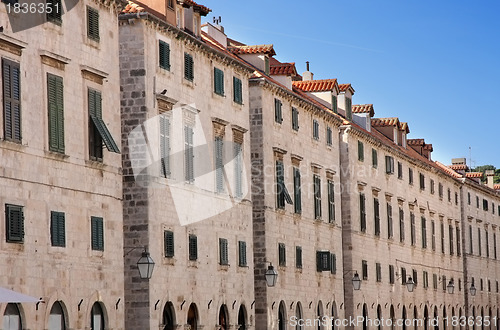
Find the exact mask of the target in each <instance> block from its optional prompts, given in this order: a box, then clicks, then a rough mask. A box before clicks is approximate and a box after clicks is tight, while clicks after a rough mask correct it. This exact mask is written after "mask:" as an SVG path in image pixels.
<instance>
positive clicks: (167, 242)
mask: <svg viewBox="0 0 500 330" xmlns="http://www.w3.org/2000/svg"><path fill="white" fill-rule="evenodd" d="M164 247H165V257H167V258H171V257H173V256H174V252H175V250H174V233H173V232H172V231H169V230H166V231H165V232H164Z"/></svg>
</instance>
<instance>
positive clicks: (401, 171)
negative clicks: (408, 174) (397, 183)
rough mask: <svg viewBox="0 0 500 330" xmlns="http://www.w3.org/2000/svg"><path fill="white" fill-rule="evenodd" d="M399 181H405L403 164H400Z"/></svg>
mask: <svg viewBox="0 0 500 330" xmlns="http://www.w3.org/2000/svg"><path fill="white" fill-rule="evenodd" d="M398 179H400V180H402V179H403V164H402V163H401V162H398Z"/></svg>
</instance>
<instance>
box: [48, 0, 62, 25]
mask: <svg viewBox="0 0 500 330" xmlns="http://www.w3.org/2000/svg"><path fill="white" fill-rule="evenodd" d="M46 8H47V9H49V10H47V11H46V13H47V14H46V17H47V22H52V23H55V24H57V25H61V24H62V12H63V8H62V1H61V0H47V2H46Z"/></svg>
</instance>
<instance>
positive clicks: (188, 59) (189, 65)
mask: <svg viewBox="0 0 500 330" xmlns="http://www.w3.org/2000/svg"><path fill="white" fill-rule="evenodd" d="M193 66H194V62H193V56H191V55H190V54H188V53H184V78H186V79H187V80H190V81H193V79H194V67H193Z"/></svg>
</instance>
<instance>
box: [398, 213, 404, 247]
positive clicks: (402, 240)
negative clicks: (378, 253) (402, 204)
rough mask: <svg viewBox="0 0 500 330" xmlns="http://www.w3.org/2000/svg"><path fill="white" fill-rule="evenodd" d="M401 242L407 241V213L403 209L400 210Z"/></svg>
mask: <svg viewBox="0 0 500 330" xmlns="http://www.w3.org/2000/svg"><path fill="white" fill-rule="evenodd" d="M399 241H400V242H404V241H405V213H404V211H403V209H402V208H399Z"/></svg>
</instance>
